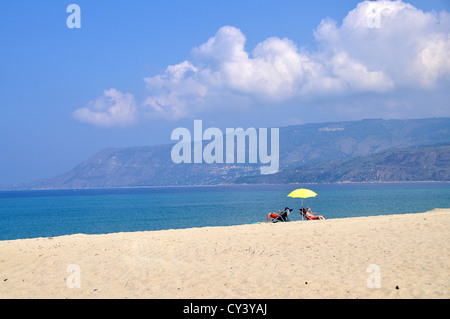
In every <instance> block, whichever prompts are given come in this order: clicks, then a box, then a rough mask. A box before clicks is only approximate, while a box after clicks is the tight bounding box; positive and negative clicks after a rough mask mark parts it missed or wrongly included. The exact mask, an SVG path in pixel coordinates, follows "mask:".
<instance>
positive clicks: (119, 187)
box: [0, 180, 450, 192]
mask: <svg viewBox="0 0 450 319" xmlns="http://www.w3.org/2000/svg"><path fill="white" fill-rule="evenodd" d="M401 183H405V184H414V183H443V184H446V183H448V184H450V181H433V180H429V181H366V182H353V181H343V182H330V183H288V184H286V183H267V184H266V183H259V184H245V183H243V184H213V185H208V184H199V185H154V186H151V185H147V186H117V187H86V188H15V189H6V188H1V185H0V192H16V191H71V190H72V191H76V190H118V189H155V188H156V189H157V188H189V187H223V186H258V185H261V186H271V185H273V186H281V185H341V184H344V185H345V184H401Z"/></svg>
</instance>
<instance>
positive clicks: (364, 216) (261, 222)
mask: <svg viewBox="0 0 450 319" xmlns="http://www.w3.org/2000/svg"><path fill="white" fill-rule="evenodd" d="M439 210H444V211H445V210H448V211H449V212H450V208H434V209H432V210H429V211H426V212H413V213H396V214H379V215H361V216H352V217H337V218H327V219H326V220H349V219H358V218H367V217H383V216H384V217H394V216H399V215H415V214H425V213H430V212H433V211H439ZM262 219H264V218H262ZM298 222H307V220H306V219H305V220H292V221H289V222H288V223H298ZM258 224H267V222H266V221H258V222H253V223H245V224H236V225H206V226H196V227H187V228H165V229H153V230H136V231H119V232H108V233H98V234H93V233H72V234H64V235H56V236H39V237H27V238H16V239H0V244H1V243H2V242H5V241H16V240H33V239H48V238H51V239H54V238H59V237H67V236H76V235H83V236H103V235H113V234H133V233H147V232H164V231H180V230H190V229H203V228H216V227H239V226H245V225H258ZM269 224H271V223H269Z"/></svg>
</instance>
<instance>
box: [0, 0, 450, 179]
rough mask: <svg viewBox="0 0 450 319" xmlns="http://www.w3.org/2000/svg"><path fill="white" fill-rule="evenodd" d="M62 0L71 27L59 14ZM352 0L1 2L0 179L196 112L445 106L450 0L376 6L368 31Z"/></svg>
mask: <svg viewBox="0 0 450 319" xmlns="http://www.w3.org/2000/svg"><path fill="white" fill-rule="evenodd" d="M71 3H75V4H78V5H79V6H80V8H81V28H80V29H69V28H68V27H67V25H66V19H67V17H68V16H69V13H67V12H66V8H67V6H68V5H69V4H71ZM361 3H362V2H361V1H350V0H347V1H335V0H333V1H331V0H328V1H293V0H292V1H280V0H278V1H272V0H259V1H256V0H245V1H242V0H240V1H230V0H227V1H206V0H203V1H137V0H136V1H92V0H90V1H81V0H79V1H77V0H74V1H20V0H18V1H1V3H0V10H1V13H2V16H1V17H0V39H1V42H2V44H1V50H0V57H1V59H0V81H1V86H0V92H1V96H2V97H3V99H2V104H1V108H0V135H1V139H0V154H1V156H0V184H11V183H21V182H30V181H34V180H37V179H40V178H46V177H52V176H55V175H57V174H60V173H63V172H65V171H68V170H70V169H71V168H73V167H74V166H75V165H77V164H79V163H80V162H82V161H84V160H86V159H87V158H89V157H90V156H91V155H93V154H95V153H96V152H98V151H100V150H102V149H104V148H108V147H125V146H140V145H153V144H159V143H167V142H170V133H171V132H172V130H173V129H175V128H176V127H180V126H182V127H187V128H191V127H192V126H193V120H194V119H196V118H198V119H202V120H203V121H204V126H205V127H207V126H214V127H219V128H225V127H251V126H252V127H280V126H285V125H289V124H301V123H310V122H324V121H340V120H358V119H362V118H372V117H378V118H380V117H381V118H420V117H433V116H446V117H448V116H450V107H449V103H448V99H449V97H450V96H449V93H448V92H446V91H449V90H448V87H449V74H450V66H449V63H448V61H449V60H450V59H449V40H448V34H449V30H450V19H449V14H448V12H450V8H449V7H450V2H449V1H446V0H435V1H409V2H408V3H409V4H410V5H406V3H401V2H400V3H399V2H397V3H396V4H395V5H391V4H389V5H387V4H386V3H385V4H383V6H384V7H383V6H381V5H380V6H378V5H377V6H375V7H374V8H375V9H370V10H373V12H374V13H375V14H378V13H377V12H378V11H377V10H379V12H381V13H380V17H381V25H379V26H377V25H375V27H374V25H372V26H371V27H369V28H364V27H361V23H363V24H364V23H365V22H367V21H369V20H368V19H367V18H365V16H364V14H365V13H367V10H368V8H369V6H370V5H371V4H368V3H363V4H362V5H361ZM358 4H360V5H359V6H358ZM380 8H381V9H380ZM380 10H381V11H380ZM382 10H384V11H382ZM443 11H445V12H443ZM364 19H365V20H364ZM361 21H362V22H361ZM370 21H372V24H373V23H374V22H375V23H376V20H374V19H372V20H370ZM370 21H369V22H370ZM114 110H116V111H117V113H114V114H113V113H112V112H113V111H114Z"/></svg>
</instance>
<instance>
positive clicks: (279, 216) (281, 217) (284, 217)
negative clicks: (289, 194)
mask: <svg viewBox="0 0 450 319" xmlns="http://www.w3.org/2000/svg"><path fill="white" fill-rule="evenodd" d="M292 210H293V209H291V208H288V207H286V208H285V209H284V211H283V212H279V213H269V214H268V215H267V222H269V220H270V218H272V223H278V222H288V221H290V220H289V215H290V214H291V212H292Z"/></svg>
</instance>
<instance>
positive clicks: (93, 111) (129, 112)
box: [72, 89, 136, 127]
mask: <svg viewBox="0 0 450 319" xmlns="http://www.w3.org/2000/svg"><path fill="white" fill-rule="evenodd" d="M72 116H73V117H74V118H75V119H77V120H80V121H82V122H86V123H90V124H94V125H98V126H104V127H109V126H126V125H130V124H133V123H134V122H135V120H136V102H135V100H134V97H133V95H132V94H130V93H125V94H123V93H121V92H119V91H117V90H115V89H110V90H105V91H104V92H103V95H102V96H101V97H99V98H97V99H96V100H94V101H91V102H89V103H88V105H87V106H86V107H83V108H80V109H77V110H75V112H73V114H72Z"/></svg>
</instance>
